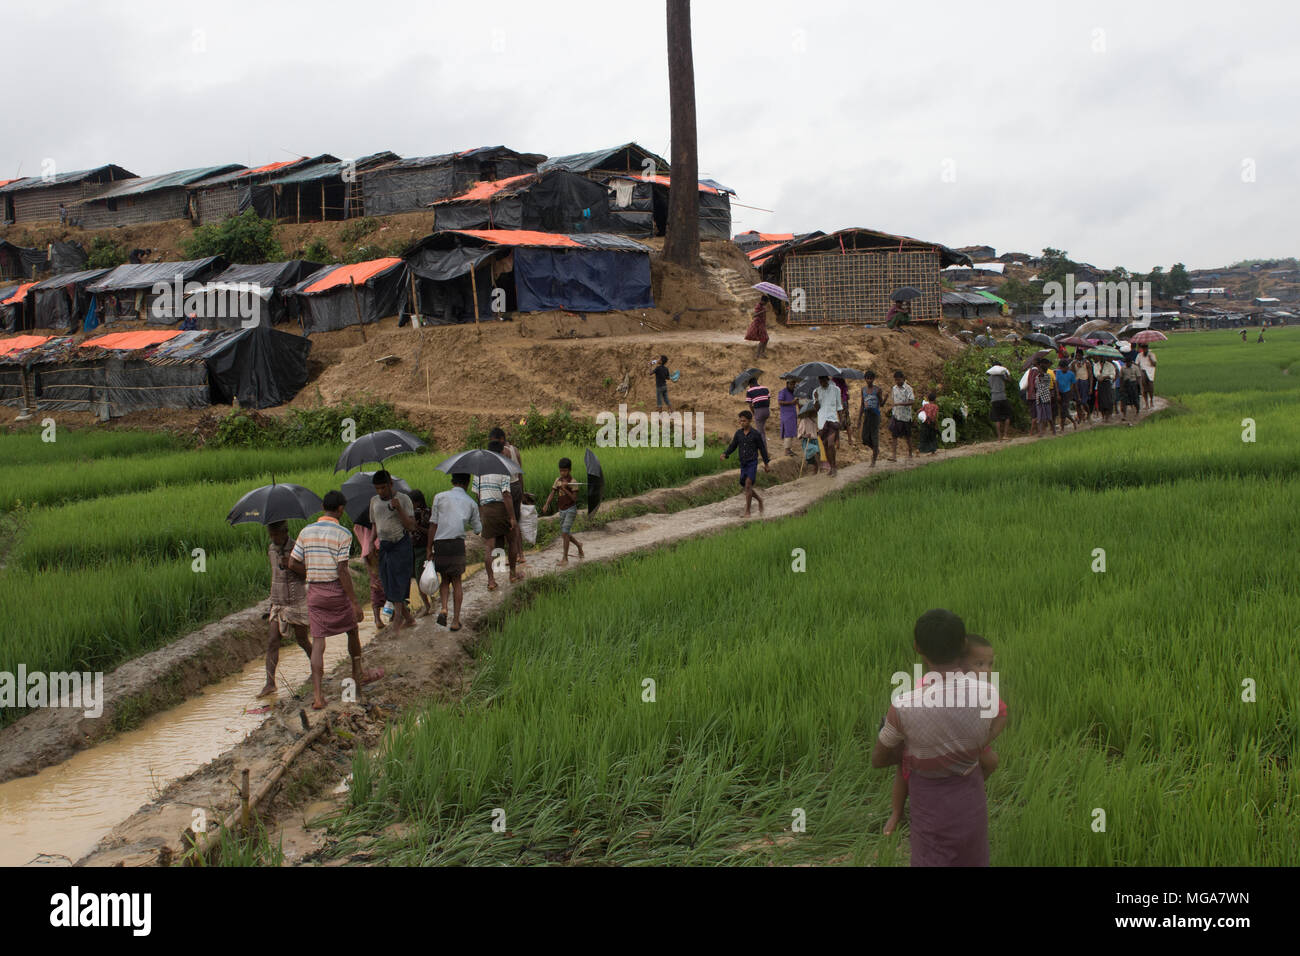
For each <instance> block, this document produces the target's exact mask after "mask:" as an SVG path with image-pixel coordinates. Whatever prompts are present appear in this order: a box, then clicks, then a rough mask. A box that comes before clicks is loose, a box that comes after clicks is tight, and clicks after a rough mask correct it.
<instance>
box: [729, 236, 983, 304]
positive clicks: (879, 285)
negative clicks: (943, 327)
mask: <svg viewBox="0 0 1300 956" xmlns="http://www.w3.org/2000/svg"><path fill="white" fill-rule="evenodd" d="M751 261H753V260H752V258H751ZM957 263H966V264H969V263H970V258H969V257H967V256H966V255H964V254H962V253H960V252H956V251H954V250H952V249H949V248H948V247H947V246H942V245H939V244H938V243H933V242H924V241H922V240H920V239H911V238H909V237H907V236H895V235H890V234H889V233H885V232H876V231H874V230H871V229H859V228H852V229H841V230H839V231H838V232H832V233H830V234H829V235H822V236H813V237H811V238H808V239H804V240H803V241H798V242H791V243H786V244H783V245H782V246H779V247H778V248H777V249H775V250H774V251H772V252H771V253H770V254H769V255H768V256H767V257H766V258H764V259H763V261H762V265H761V266H760V267H759V269H760V272H761V273H762V276H763V278H764V279H765V280H767V281H769V282H775V283H777V284H778V285H780V286H781V287H782V288H783V289H785V290H786V292H788V293H790V295H791V297H792V298H794V297H795V295H796V292H800V293H802V295H801V296H799V301H798V304H800V305H802V306H803V307H802V309H800V308H798V307H797V305H795V304H792V306H791V309H790V311H789V316H788V319H787V321H788V322H789V323H790V324H792V325H848V324H855V325H856V324H867V323H872V324H875V323H883V322H884V321H885V317H886V316H887V315H888V313H889V307H890V304H891V300H890V296H891V295H892V294H893V293H894V292H895V291H896V290H898V289H900V288H902V287H903V286H911V287H913V288H915V289H916V290H917V291H919V292H920V293H921V296H920V298H918V299H914V300H913V301H912V305H911V315H912V320H913V321H937V320H938V319H939V318H940V317H941V316H942V314H943V302H942V299H941V296H940V292H941V291H942V290H941V288H940V285H939V272H940V270H941V269H942V268H943V267H944V266H947V265H953V264H957Z"/></svg>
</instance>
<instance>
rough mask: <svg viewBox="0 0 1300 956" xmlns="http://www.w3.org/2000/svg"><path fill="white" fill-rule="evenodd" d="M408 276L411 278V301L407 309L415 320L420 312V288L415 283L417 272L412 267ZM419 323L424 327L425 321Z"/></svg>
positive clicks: (407, 271) (408, 269) (407, 273)
mask: <svg viewBox="0 0 1300 956" xmlns="http://www.w3.org/2000/svg"><path fill="white" fill-rule="evenodd" d="M406 277H407V278H408V279H410V280H411V301H410V308H409V309H407V311H408V312H410V313H411V321H412V322H415V321H416V316H418V315H419V314H420V290H419V289H418V288H417V287H416V285H415V272H414V271H413V270H412V269H411V268H410V267H408V268H407V270H406ZM418 324H419V325H420V328H423V327H424V323H423V322H420V323H418Z"/></svg>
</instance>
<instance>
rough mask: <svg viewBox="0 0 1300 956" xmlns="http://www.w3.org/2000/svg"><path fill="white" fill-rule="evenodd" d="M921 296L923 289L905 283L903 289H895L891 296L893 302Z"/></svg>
mask: <svg viewBox="0 0 1300 956" xmlns="http://www.w3.org/2000/svg"><path fill="white" fill-rule="evenodd" d="M919 298H921V290H920V289H914V288H912V287H911V286H910V285H905V286H903V287H902V288H901V289H895V290H894V294H893V295H891V296H890V297H889V301H891V302H910V301H912V300H913V299H919Z"/></svg>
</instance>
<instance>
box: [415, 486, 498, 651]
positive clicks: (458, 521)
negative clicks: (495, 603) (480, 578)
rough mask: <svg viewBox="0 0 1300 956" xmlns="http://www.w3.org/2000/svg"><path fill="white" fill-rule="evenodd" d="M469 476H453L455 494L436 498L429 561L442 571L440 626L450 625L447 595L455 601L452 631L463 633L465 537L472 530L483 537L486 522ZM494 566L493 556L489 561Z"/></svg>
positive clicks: (439, 578)
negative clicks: (448, 621)
mask: <svg viewBox="0 0 1300 956" xmlns="http://www.w3.org/2000/svg"><path fill="white" fill-rule="evenodd" d="M468 487H469V475H465V474H456V475H452V476H451V490H450V491H443V492H440V493H439V494H436V495H434V496H433V510H432V512H431V513H430V515H429V544H428V546H427V550H426V551H425V559H426V560H429V559H432V561H433V566H434V567H435V568H436V569H437V571H438V597H439V599H440V600H441V602H442V611H441V613H439V614H438V623H439V624H443V625H445V624H446V623H447V591H448V590H450V591H452V593H453V596H454V598H455V604H454V607H455V614H454V615H453V616H452V622H451V630H453V631H459V630H460V605H461V602H462V600H463V599H464V596H465V592H464V588H463V585H462V582H461V575H463V574H464V573H465V533H466V531H467V530H468V529H469V528H471V527H472V528H473V529H474V533H475V534H482V533H483V520H482V518H481V517H480V516H479V509H478V503H477V502H476V501H475V500H474V499H473V498H471V497H470V496H469V494H468V492H467V491H466V489H467V488H468ZM488 563H489V564H491V555H489V557H488Z"/></svg>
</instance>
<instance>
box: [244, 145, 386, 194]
mask: <svg viewBox="0 0 1300 956" xmlns="http://www.w3.org/2000/svg"><path fill="white" fill-rule="evenodd" d="M398 158H399V157H398V155H397V154H396V153H393V152H390V151H388V150H386V149H385V150H382V151H380V152H378V153H371V154H370V155H369V156H362V157H361V158H360V159H354V160H338V161H336V162H332V163H312V164H310V165H307V166H304V167H302V168H300V169H295V170H294V171H293V172H290V173H286V174H285V175H283V176H272V177H271V178H270V179H268V180H267V181H266V183H265V185H267V186H288V185H291V184H293V183H314V182H317V181H319V180H321V179H333V178H335V177H336V176H342V175H343V173H344V172H345V171H346V170H348V169H354V170H356V171H358V172H360V171H361V170H363V169H369V168H370V167H373V166H377V165H379V164H380V163H389V162H392V161H394V160H396V159H398Z"/></svg>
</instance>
